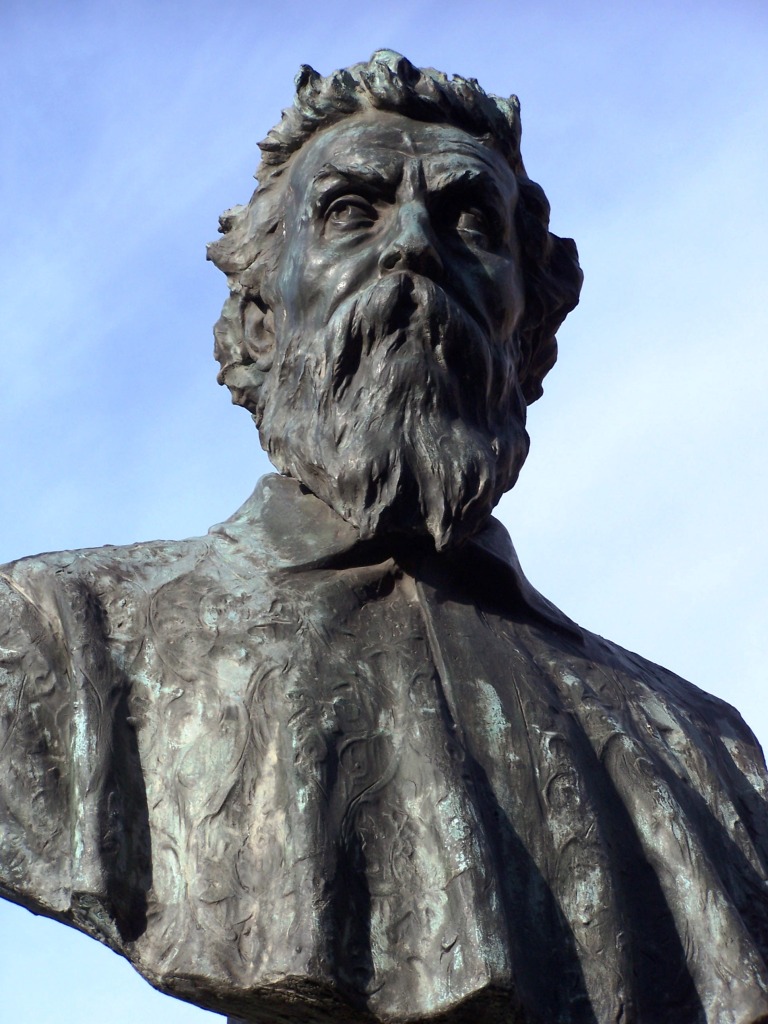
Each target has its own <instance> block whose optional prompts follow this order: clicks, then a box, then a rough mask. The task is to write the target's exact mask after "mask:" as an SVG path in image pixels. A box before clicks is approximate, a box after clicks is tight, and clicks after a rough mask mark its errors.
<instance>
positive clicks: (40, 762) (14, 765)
mask: <svg viewBox="0 0 768 1024" xmlns="http://www.w3.org/2000/svg"><path fill="white" fill-rule="evenodd" d="M27 564H28V566H29V570H28V571H25V568H24V563H17V565H16V566H12V567H4V568H2V569H0V894H2V895H4V896H7V897H8V898H10V899H12V900H14V901H15V902H19V903H21V904H23V905H24V906H27V907H29V908H30V909H32V910H35V911H37V912H42V913H45V914H49V915H51V916H56V917H58V916H65V915H66V912H67V910H68V908H69V905H70V892H71V880H72V879H71V864H72V848H71V847H72V822H71V814H70V810H71V808H70V789H71V786H70V782H71V754H72V741H73V736H72V716H71V701H70V685H69V674H68V665H67V657H66V648H65V644H64V637H63V629H62V626H61V621H60V618H59V616H58V614H57V610H56V599H55V582H54V575H53V573H51V574H50V582H46V581H45V575H44V574H41V573H40V572H35V568H36V566H35V561H34V560H30V561H29V563H27ZM20 566H21V568H20Z"/></svg>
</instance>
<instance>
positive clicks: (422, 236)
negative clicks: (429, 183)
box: [379, 201, 443, 280]
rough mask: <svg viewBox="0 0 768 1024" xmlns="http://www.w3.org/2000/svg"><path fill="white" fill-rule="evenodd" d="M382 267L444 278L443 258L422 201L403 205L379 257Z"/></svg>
mask: <svg viewBox="0 0 768 1024" xmlns="http://www.w3.org/2000/svg"><path fill="white" fill-rule="evenodd" d="M379 269H380V270H381V271H382V273H384V272H387V271H393V270H412V271H414V272H415V273H417V274H423V275H424V276H425V277H430V278H432V279H433V280H439V278H440V277H442V273H443V261H442V259H441V258H440V253H439V252H438V248H437V240H436V238H435V234H434V231H433V228H432V224H431V222H430V218H429V212H428V211H427V209H426V207H425V206H424V204H423V203H420V202H416V201H412V202H408V203H404V204H403V205H402V206H401V207H400V209H399V210H398V212H397V217H396V220H395V224H394V225H393V228H392V230H391V232H390V234H389V236H388V238H387V240H386V243H385V245H384V248H383V249H382V252H381V256H380V257H379Z"/></svg>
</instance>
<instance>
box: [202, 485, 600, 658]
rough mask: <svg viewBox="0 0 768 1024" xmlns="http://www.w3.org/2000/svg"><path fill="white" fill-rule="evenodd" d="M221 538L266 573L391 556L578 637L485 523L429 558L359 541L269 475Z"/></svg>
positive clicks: (300, 491)
mask: <svg viewBox="0 0 768 1024" xmlns="http://www.w3.org/2000/svg"><path fill="white" fill-rule="evenodd" d="M209 532H210V533H211V534H213V535H220V536H224V537H226V538H227V539H229V540H230V541H233V542H235V543H236V544H237V545H238V546H240V547H243V548H245V549H246V550H247V551H248V553H249V555H251V556H252V557H254V556H255V557H256V558H257V559H258V561H260V562H263V564H264V565H265V566H266V567H268V568H269V569H270V570H277V571H284V572H310V571H313V570H319V569H326V570H327V569H345V568H350V567H352V566H362V565H378V564H380V563H383V562H385V561H388V560H389V559H394V561H396V562H397V563H398V564H399V565H400V566H401V568H402V569H403V570H404V571H405V572H408V573H410V574H411V575H413V576H421V577H422V578H424V579H425V580H427V579H428V578H432V579H435V578H438V579H440V580H442V582H443V584H445V582H446V581H447V580H450V579H452V578H455V579H457V580H461V582H462V584H463V585H465V586H467V585H469V586H470V588H471V589H472V590H474V591H475V593H477V594H479V595H480V596H485V597H490V598H492V600H493V602H494V603H496V604H501V605H503V607H504V608H505V609H506V610H509V611H516V612H517V613H518V614H519V613H520V612H521V611H522V612H524V613H525V614H527V615H528V616H530V617H532V618H534V619H538V620H543V621H545V622H546V623H547V624H548V625H549V626H554V627H555V628H557V629H558V630H561V631H564V632H566V633H568V634H569V635H570V636H571V637H572V638H573V637H575V638H578V639H579V640H581V639H582V637H583V634H582V631H581V629H580V628H579V626H577V625H576V623H575V622H573V621H572V620H571V619H569V618H568V616H567V615H564V614H563V612H561V611H560V610H559V609H558V608H556V607H555V606H554V605H553V604H552V603H551V602H550V601H548V600H547V599H546V598H545V597H543V596H542V595H541V594H540V593H539V592H538V591H537V590H536V589H535V588H534V587H533V586H531V584H530V583H529V582H528V580H527V579H526V577H525V575H524V574H523V570H522V569H521V567H520V562H519V561H518V558H517V554H516V552H515V549H514V547H513V545H512V541H511V540H510V537H509V534H508V533H507V531H506V530H505V529H504V527H503V526H502V525H501V523H500V522H499V521H498V519H494V518H493V517H491V518H490V520H489V521H488V524H487V526H485V527H484V528H483V529H482V530H481V531H480V533H478V534H476V535H475V536H474V537H471V538H469V540H467V541H466V542H465V543H464V544H462V545H461V546H460V547H459V548H457V549H455V550H451V551H448V552H445V553H437V552H435V550H434V548H433V547H431V545H428V544H427V543H426V542H425V544H423V545H421V546H419V545H417V546H415V547H414V546H413V545H406V544H404V543H403V542H402V541H398V539H397V538H394V539H390V538H384V539H382V540H372V541H364V540H361V539H360V534H359V532H358V530H357V529H356V527H354V526H352V524H351V523H348V522H347V521H346V520H345V519H342V517H341V516H340V515H338V514H337V513H336V512H334V511H333V509H331V508H330V507H329V506H328V505H326V504H325V502H324V501H321V499H320V498H317V497H316V496H315V495H314V494H312V492H311V491H308V490H307V489H306V488H305V487H303V486H302V485H301V484H299V483H298V482H297V481H296V480H293V479H291V478H290V477H286V476H278V475H277V474H276V473H270V474H268V475H267V476H264V477H262V478H261V480H259V482H258V484H257V485H256V489H255V490H254V492H253V494H252V495H251V497H250V498H249V499H248V500H247V501H246V502H245V504H244V505H243V506H242V507H241V508H240V509H238V511H237V512H236V513H235V514H234V515H233V516H231V517H230V518H229V519H228V520H227V521H226V522H224V523H222V524H220V525H219V526H214V527H212V528H211V530H210V531H209Z"/></svg>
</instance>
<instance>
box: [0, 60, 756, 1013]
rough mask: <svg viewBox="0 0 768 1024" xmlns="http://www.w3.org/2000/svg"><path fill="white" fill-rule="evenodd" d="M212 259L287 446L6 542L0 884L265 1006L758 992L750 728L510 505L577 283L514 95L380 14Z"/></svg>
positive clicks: (599, 1001)
mask: <svg viewBox="0 0 768 1024" xmlns="http://www.w3.org/2000/svg"><path fill="white" fill-rule="evenodd" d="M262 149H263V152H264V160H263V163H262V166H261V168H260V170H259V174H258V177H259V188H258V189H257V191H256V193H254V197H253V199H252V200H251V202H250V203H249V204H248V206H246V207H241V208H236V209H235V210H232V211H229V212H228V213H227V214H226V215H225V216H224V217H223V218H222V229H223V238H222V239H221V240H220V241H219V242H217V243H216V244H215V245H213V246H212V247H211V258H212V259H213V260H214V262H215V263H216V264H217V266H219V267H220V268H221V269H223V270H224V271H225V272H226V273H227V275H228V278H229V282H230V289H231V296H230V298H229V299H228V301H227V304H226V305H225V307H224V312H223V314H222V318H221V320H220V321H219V323H218V324H217V327H216V351H217V357H218V358H219V360H220V362H221V366H222V369H221V374H220V380H221V381H222V382H223V383H225V384H227V385H228V386H229V387H230V389H231V391H232V394H233V398H234V400H235V401H236V402H238V403H239V404H242V405H244V406H245V407H246V408H248V409H249V410H250V411H251V412H252V413H253V415H254V418H255V420H256V422H257V425H258V426H259V430H260V433H261V438H262V443H263V444H264V446H265V448H266V449H267V450H268V452H269V454H270V456H271V458H272V460H273V462H274V463H275V465H276V467H277V468H278V469H279V470H280V473H281V474H282V475H279V476H278V475H273V476H268V477H266V478H264V479H263V480H262V481H261V483H260V484H259V486H258V487H257V489H256V491H255V493H254V495H253V497H252V498H251V499H250V500H249V501H248V502H247V503H246V505H245V506H244V507H243V508H242V509H241V510H240V511H239V512H237V513H236V514H235V515H234V516H233V517H232V518H231V519H229V520H228V521H227V522H226V523H224V524H222V525H220V526H217V527H214V528H213V529H212V530H211V531H210V532H209V534H208V535H207V536H206V537H203V538H196V539H193V540H186V541H179V542H155V543H145V544H137V545H133V546H130V547H126V548H110V547H106V548H100V549H94V550H89V551H78V552H63V553H59V554H53V555H43V556H38V557H36V558H30V559H23V560H21V561H19V562H16V563H14V564H12V565H9V566H6V567H4V568H3V570H2V572H1V573H0V826H1V828H2V831H1V832H0V891H1V892H2V894H3V895H5V896H7V897H8V898H9V899H12V900H14V901H16V902H19V903H21V904H23V905H25V906H27V907H29V908H30V909H32V910H34V911H36V912H38V913H43V914H46V915H48V916H51V917H54V918H58V919H60V920H62V921H66V922H68V923H70V924H73V925H74V926H75V927H77V928H79V929H81V930H83V931H85V932H87V933H89V934H91V935H93V936H94V937H96V938H98V939H99V940H100V941H102V942H105V943H106V944H107V945H109V946H111V947H112V948H113V949H115V950H117V951H119V952H120V953H122V954H123V955H125V956H126V957H128V958H129V960H130V961H131V962H132V963H133V964H134V965H135V967H136V968H137V970H139V971H140V972H141V973H142V974H143V975H144V977H146V978H147V979H148V980H149V981H150V982H151V983H152V984H154V985H156V986H157V987H158V988H160V989H161V990H163V991H166V992H169V993H171V994H174V995H176V996H180V997H181V998H183V999H188V1000H190V1001H191V1002H194V1003H197V1004H199V1005H200V1006H204V1007H208V1008H210V1009H213V1010H217V1011H219V1012H222V1013H225V1014H230V1015H232V1020H233V1021H234V1020H235V1018H237V1019H238V1020H243V1021H247V1022H252V1024H267V1022H273V1021H284V1022H289V1021H295V1022H299V1021H301V1022H317V1024H321V1022H328V1021H347V1022H371V1024H373V1022H375V1021H382V1022H385V1021H386V1022H391V1024H394V1022H403V1024H405V1022H406V1021H408V1022H416V1021H427V1020H429V1021H439V1022H448V1021H450V1022H455V1024H458V1022H463V1021H467V1022H470V1021H471V1022H478V1021H493V1022H505V1024H539V1022H541V1024H553V1022H559V1024H577V1022H578V1024H609V1022H617V1021H622V1022H627V1024H629V1022H643V1024H662V1022H673V1021H674V1022H675V1024H694V1022H700V1021H707V1022H711V1024H715V1022H717V1024H750V1022H751V1024H756V1022H757V1021H760V1020H764V1019H768V1016H766V1015H768V966H767V963H766V957H767V956H768V897H767V896H766V869H767V868H768V827H767V824H768V818H767V817H766V804H765V794H766V771H765V765H764V761H763V758H762V753H761V751H760V749H759V747H758V745H757V743H756V741H755V740H754V738H753V736H752V734H751V733H750V732H749V730H748V729H747V727H746V726H745V725H744V723H743V722H742V720H741V718H740V717H739V715H738V713H737V712H736V711H735V710H734V709H733V708H731V707H730V706H729V705H727V704H725V703H723V702H722V701H720V700H717V699H716V698H714V697H710V696H708V695H707V694H705V693H703V692H702V691H700V690H698V689H697V688H696V687H694V686H692V685H691V684H689V683H686V682H685V681H683V680H681V679H680V678H678V677H676V676H674V675H672V674H671V673H669V672H667V671H665V670H664V669H662V668H660V667H659V666H657V665H654V664H652V663H650V662H647V661H645V660H644V659H642V658H640V657H638V656H637V655H634V654H631V653H629V652H627V651H624V650H622V649H621V648H618V647H617V646H615V645H613V644H611V643H609V642H607V641H605V640H603V639H602V638H600V637H597V636H594V635H591V634H589V633H587V632H585V631H583V630H581V629H580V628H579V627H578V626H576V625H575V624H574V623H573V622H571V621H570V620H569V619H567V618H566V617H565V616H564V615H563V614H562V613H561V612H559V611H558V610H557V609H555V608H554V607H553V606H552V605H551V604H550V603H549V602H548V601H546V600H545V599H544V598H543V597H541V596H540V595H539V594H538V593H537V592H536V591H535V590H534V589H533V588H532V587H531V585H530V584H529V583H528V582H527V580H526V579H525V577H524V576H523V574H522V572H521V570H520V567H519V564H518V562H517V558H516V556H515V553H514V550H513V548H512V545H511V543H510V541H509V538H508V536H507V535H506V532H505V531H504V529H503V528H502V527H501V525H500V524H499V523H498V522H496V521H495V520H494V519H493V518H492V517H491V511H492V509H493V507H494V505H495V504H496V502H497V501H498V499H499V497H500V495H501V494H502V493H503V492H504V491H505V490H507V489H508V488H510V487H511V486H512V485H513V484H514V482H515V480H516V478H517V474H518V472H519V470H520V467H521V465H522V463H523V461H524V459H525V456H526V453H527V444H528V439H527V434H526V431H525V410H526V405H527V404H529V403H530V402H532V401H534V400H535V399H536V398H538V397H539V395H540V394H541V380H542V378H543V376H544V374H545V373H546V372H547V371H548V370H549V369H550V368H551V366H552V364H553V363H554V359H555V355H556V347H555V339H554V334H555V331H556V330H557V328H558V327H559V325H560V323H561V322H562V320H563V318H564V317H565V315H566V314H567V312H568V311H569V310H570V309H572V308H573V306H574V305H575V304H576V302H577V299H578V291H579V287H580V283H581V274H580V271H579V269H578V263H577V258H576V250H575V247H574V245H573V243H572V242H570V241H569V240H563V239H559V238H557V237H555V236H554V235H552V234H550V233H549V231H548V206H547V203H546V199H545V197H544V194H543V193H542V191H541V189H540V188H539V187H538V186H537V185H535V184H534V183H533V182H531V181H530V180H529V179H528V177H527V175H526V173H525V170H524V168H523V164H522V161H521V158H520V153H519V113H518V106H517V101H516V100H515V99H514V98H512V99H510V100H499V99H497V98H495V97H488V96H486V95H485V94H484V93H483V92H482V90H480V88H479V87H478V86H477V84H476V83H474V82H473V81H465V80H462V79H456V78H454V79H453V80H448V79H447V78H445V77H444V76H442V75H440V74H439V73H437V72H434V71H419V70H418V69H416V68H414V67H413V66H412V65H410V64H409V63H408V62H407V61H405V60H404V59H403V58H401V57H399V56H398V55H396V54H393V53H391V52H389V51H381V52H379V53H377V54H375V55H374V57H373V58H372V60H371V62H369V63H368V64H361V65H356V66H355V67H353V68H351V69H347V70H346V71H342V72H337V73H336V74H335V75H333V76H329V77H328V78H325V79H323V78H320V76H318V75H317V74H316V73H315V72H313V71H312V70H311V69H308V68H304V69H303V70H302V72H301V73H300V76H299V79H298V91H297V99H296V103H295V106H294V108H292V109H291V110H290V111H288V112H287V113H286V114H285V115H284V117H283V121H282V123H281V124H280V125H279V126H278V127H277V128H275V129H273V131H272V132H271V133H270V135H269V136H268V138H267V140H266V141H265V142H264V143H263V144H262Z"/></svg>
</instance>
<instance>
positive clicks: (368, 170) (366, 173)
mask: <svg viewBox="0 0 768 1024" xmlns="http://www.w3.org/2000/svg"><path fill="white" fill-rule="evenodd" d="M402 174H403V167H402V161H400V160H393V161H392V162H391V163H390V165H389V166H386V167H380V166H379V167H374V166H373V165H371V164H349V165H348V166H344V165H343V164H340V163H330V162H329V163H326V164H323V166H322V167H321V168H320V169H319V170H318V171H317V172H316V173H315V174H314V175H313V176H312V186H311V187H312V192H313V193H315V194H318V193H323V192H326V191H327V190H328V188H329V187H333V185H334V184H337V183H338V184H339V185H350V186H352V185H366V186H368V187H369V188H376V189H391V188H396V187H397V185H398V182H399V181H400V179H401V177H402Z"/></svg>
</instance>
